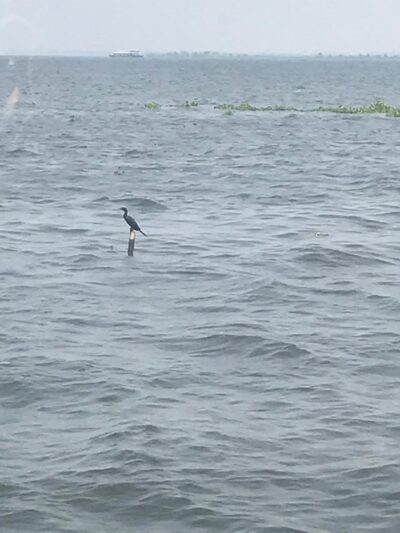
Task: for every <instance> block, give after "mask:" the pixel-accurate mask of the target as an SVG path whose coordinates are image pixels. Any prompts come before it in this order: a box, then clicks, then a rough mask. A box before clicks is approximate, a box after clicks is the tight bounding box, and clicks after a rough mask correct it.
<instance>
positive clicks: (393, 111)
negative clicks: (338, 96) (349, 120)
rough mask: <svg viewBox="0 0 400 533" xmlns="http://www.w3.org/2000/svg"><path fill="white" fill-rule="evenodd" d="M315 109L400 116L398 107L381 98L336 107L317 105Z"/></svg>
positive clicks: (328, 111)
mask: <svg viewBox="0 0 400 533" xmlns="http://www.w3.org/2000/svg"><path fill="white" fill-rule="evenodd" d="M315 111H319V112H324V113H343V114H347V115H362V114H370V115H371V114H381V115H387V116H390V117H400V107H395V106H391V105H389V104H386V103H385V102H383V101H382V100H377V101H376V102H374V103H373V104H370V105H368V106H367V105H364V106H358V107H355V106H342V105H339V106H337V107H319V108H318V109H315Z"/></svg>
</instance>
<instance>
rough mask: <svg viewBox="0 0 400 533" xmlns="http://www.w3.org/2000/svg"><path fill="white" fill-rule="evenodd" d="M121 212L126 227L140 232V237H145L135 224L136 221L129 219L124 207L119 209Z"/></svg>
mask: <svg viewBox="0 0 400 533" xmlns="http://www.w3.org/2000/svg"><path fill="white" fill-rule="evenodd" d="M121 211H123V212H124V219H125V222H126V223H127V224H128V226H129V227H130V228H131V230H135V231H140V233H141V234H142V235H144V236H145V237H147V235H146V234H145V232H144V231H142V230H141V229H140V227H139V224H138V223H137V222H136V220H135V219H134V218H133V217H130V216H129V215H128V210H127V208H126V207H121Z"/></svg>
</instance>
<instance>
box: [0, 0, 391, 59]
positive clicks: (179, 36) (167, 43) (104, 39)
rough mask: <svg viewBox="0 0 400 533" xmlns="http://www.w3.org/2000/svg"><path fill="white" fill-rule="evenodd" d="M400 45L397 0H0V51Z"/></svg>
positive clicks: (288, 50) (354, 49) (366, 49)
mask: <svg viewBox="0 0 400 533" xmlns="http://www.w3.org/2000/svg"><path fill="white" fill-rule="evenodd" d="M124 48H139V49H141V50H143V51H145V52H150V51H155V52H168V51H175V50H176V51H180V50H188V51H196V50H198V51H204V50H216V51H219V52H233V53H242V52H245V53H266V54H269V53H271V54H275V53H282V54H313V53H318V52H323V53H345V54H346V53H385V52H386V53H400V0H0V53H6V54H7V53H13V52H14V53H16V52H23V53H32V54H33V53H48V52H53V53H63V52H64V53H65V52H79V51H81V52H104V51H105V52H107V51H112V50H119V49H124Z"/></svg>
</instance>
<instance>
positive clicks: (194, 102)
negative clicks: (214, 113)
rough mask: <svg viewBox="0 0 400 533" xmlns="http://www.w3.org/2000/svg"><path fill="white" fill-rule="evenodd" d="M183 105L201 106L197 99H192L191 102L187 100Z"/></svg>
mask: <svg viewBox="0 0 400 533" xmlns="http://www.w3.org/2000/svg"><path fill="white" fill-rule="evenodd" d="M183 106H184V107H199V102H198V101H197V100H192V101H191V102H189V100H186V102H185V103H184V104H183Z"/></svg>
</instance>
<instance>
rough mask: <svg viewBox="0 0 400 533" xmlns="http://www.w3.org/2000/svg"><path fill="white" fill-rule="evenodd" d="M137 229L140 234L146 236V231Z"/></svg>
mask: <svg viewBox="0 0 400 533" xmlns="http://www.w3.org/2000/svg"><path fill="white" fill-rule="evenodd" d="M139 231H140V233H141V234H142V235H144V236H145V237H147V233H145V232H144V231H142V230H141V229H140V230H139Z"/></svg>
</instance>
